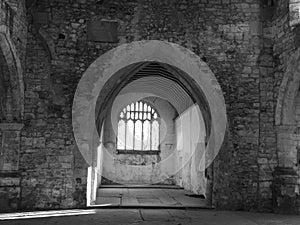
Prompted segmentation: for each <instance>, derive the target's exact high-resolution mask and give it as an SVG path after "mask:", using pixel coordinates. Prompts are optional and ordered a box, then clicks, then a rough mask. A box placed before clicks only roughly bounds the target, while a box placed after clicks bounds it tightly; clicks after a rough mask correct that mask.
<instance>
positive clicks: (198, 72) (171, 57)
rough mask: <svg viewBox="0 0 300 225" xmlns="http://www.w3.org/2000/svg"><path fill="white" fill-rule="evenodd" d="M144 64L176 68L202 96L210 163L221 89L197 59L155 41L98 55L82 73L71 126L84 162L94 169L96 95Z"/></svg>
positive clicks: (221, 109) (220, 130)
mask: <svg viewBox="0 0 300 225" xmlns="http://www.w3.org/2000/svg"><path fill="white" fill-rule="evenodd" d="M147 61H148V62H151V61H155V62H159V63H164V64H167V65H170V66H172V67H175V68H178V69H179V70H181V71H183V72H184V73H185V74H187V76H188V77H189V79H190V80H189V81H190V82H193V83H194V84H195V87H196V88H195V89H198V90H197V91H199V92H200V93H202V95H203V98H205V100H206V102H207V105H206V106H205V107H207V108H208V111H209V113H210V118H211V123H210V127H209V133H210V136H209V138H208V140H207V146H206V154H208V155H209V156H208V159H210V160H208V161H207V163H208V165H209V164H211V162H212V161H213V159H214V158H215V156H216V155H217V154H218V151H219V150H220V147H221V145H222V143H223V139H224V136H225V130H226V125H227V117H226V105H225V100H224V97H223V93H222V91H221V88H220V86H219V84H218V82H217V80H216V78H215V76H214V74H213V73H212V71H211V70H210V69H209V67H208V66H207V64H206V63H205V62H203V61H202V60H201V59H200V57H199V56H197V55H196V54H195V53H193V52H191V51H190V50H188V49H186V48H184V47H182V46H179V45H177V44H174V43H169V42H165V41H157V40H150V41H139V42H132V43H129V44H124V45H121V46H119V47H117V48H115V49H112V50H110V51H108V52H107V53H105V54H104V55H102V56H100V57H99V58H98V59H97V60H96V61H95V62H94V63H92V64H91V65H90V67H89V68H88V69H87V70H86V72H85V73H84V75H83V77H82V78H81V80H80V82H79V85H78V88H77V90H76V93H75V97H74V102H73V115H72V116H73V121H72V123H73V131H74V136H75V139H76V142H77V145H78V147H79V149H80V151H81V153H82V155H83V156H84V158H85V160H86V161H87V163H88V164H89V165H91V167H92V168H96V167H97V157H96V155H97V152H96V149H97V146H98V145H99V136H98V133H97V128H96V125H95V121H96V118H95V110H96V108H95V107H96V103H97V99H98V96H99V93H100V92H101V91H102V90H105V89H110V88H112V86H108V85H107V81H108V80H109V79H110V78H111V77H112V76H113V75H114V74H116V73H117V72H118V71H120V70H122V69H123V68H125V67H126V66H129V65H133V64H137V63H140V62H147ZM116 82H120V81H118V80H117V81H116ZM100 111H101V109H100ZM91 171H94V170H93V169H91ZM91 176H94V175H92V174H91ZM88 188H89V187H88ZM94 191H95V190H91V192H94ZM91 192H89V194H91ZM88 198H90V196H88ZM88 201H89V200H88Z"/></svg>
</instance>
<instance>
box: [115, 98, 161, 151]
mask: <svg viewBox="0 0 300 225" xmlns="http://www.w3.org/2000/svg"><path fill="white" fill-rule="evenodd" d="M159 128H160V117H159V114H158V112H157V111H156V109H155V108H154V107H152V106H151V105H150V104H148V103H146V102H144V101H138V102H135V103H131V104H129V105H127V106H126V107H125V108H124V109H123V110H122V111H121V112H120V114H119V118H118V135H117V150H118V152H119V153H122V152H131V153H137V152H145V151H146V152H149V151H152V152H153V151H155V152H158V151H159Z"/></svg>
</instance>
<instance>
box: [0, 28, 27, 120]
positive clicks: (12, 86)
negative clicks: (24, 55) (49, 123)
mask: <svg viewBox="0 0 300 225" xmlns="http://www.w3.org/2000/svg"><path fill="white" fill-rule="evenodd" d="M0 51H1V55H2V59H3V61H4V62H3V64H4V65H5V67H6V69H7V71H6V72H7V80H8V83H9V84H8V86H9V87H8V90H7V91H9V92H10V94H11V98H10V101H11V108H12V109H11V110H12V112H11V114H12V115H9V116H11V117H12V118H5V120H11V121H10V122H20V121H21V120H22V117H23V111H24V84H23V77H22V67H21V62H20V60H19V58H18V56H17V53H16V49H15V47H14V45H13V43H12V42H11V40H10V35H9V31H8V28H7V27H6V26H0ZM8 105H9V104H8Z"/></svg>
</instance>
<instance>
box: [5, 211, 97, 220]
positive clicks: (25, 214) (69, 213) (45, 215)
mask: <svg viewBox="0 0 300 225" xmlns="http://www.w3.org/2000/svg"><path fill="white" fill-rule="evenodd" d="M95 213H96V210H91V209H76V210H56V211H41V212H22V213H5V214H0V220H16V219H35V218H48V217H61V216H78V215H91V214H95Z"/></svg>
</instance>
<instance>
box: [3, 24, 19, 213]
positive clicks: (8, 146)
mask: <svg viewBox="0 0 300 225" xmlns="http://www.w3.org/2000/svg"><path fill="white" fill-rule="evenodd" d="M0 106H1V107H0V140H1V141H0V175H1V177H4V178H6V179H4V180H3V182H2V183H1V184H0V188H1V187H5V189H7V190H8V191H7V192H5V193H1V194H0V202H1V206H0V207H2V208H3V209H4V210H11V209H14V210H16V209H17V208H18V205H19V200H20V199H19V196H20V183H21V182H20V177H21V175H20V172H19V151H20V143H21V138H20V131H21V129H22V128H23V126H24V125H23V124H22V118H23V110H24V87H23V77H22V68H21V63H20V60H19V58H18V56H17V53H16V49H15V47H14V44H13V43H12V42H11V39H10V34H9V29H8V28H7V27H6V26H0ZM12 183H13V184H14V185H13V186H12V185H11V184H12ZM7 187H10V188H7Z"/></svg>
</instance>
